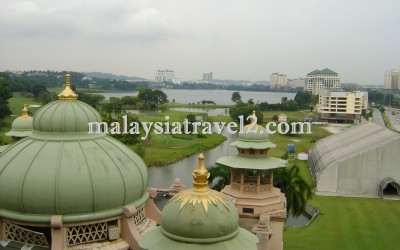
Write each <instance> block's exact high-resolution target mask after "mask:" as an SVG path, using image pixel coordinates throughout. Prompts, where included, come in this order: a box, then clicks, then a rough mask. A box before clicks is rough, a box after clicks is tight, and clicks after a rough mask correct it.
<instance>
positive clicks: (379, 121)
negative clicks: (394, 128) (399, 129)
mask: <svg viewBox="0 0 400 250" xmlns="http://www.w3.org/2000/svg"><path fill="white" fill-rule="evenodd" d="M372 121H373V122H374V123H375V124H376V125H379V126H382V127H386V125H385V121H384V120H383V117H382V114H381V111H379V109H374V113H373V114H372Z"/></svg>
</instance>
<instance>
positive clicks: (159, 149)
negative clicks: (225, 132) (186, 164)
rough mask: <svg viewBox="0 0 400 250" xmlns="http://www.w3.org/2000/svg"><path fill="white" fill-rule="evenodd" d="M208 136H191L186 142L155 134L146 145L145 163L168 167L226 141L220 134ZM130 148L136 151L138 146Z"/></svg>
mask: <svg viewBox="0 0 400 250" xmlns="http://www.w3.org/2000/svg"><path fill="white" fill-rule="evenodd" d="M206 136H207V137H206V138H198V137H197V136H196V135H190V136H189V137H191V138H192V139H191V140H185V139H178V138H174V137H172V136H170V135H168V136H167V135H155V134H153V135H152V136H151V140H150V142H149V143H148V144H147V145H146V152H145V155H144V161H145V163H146V164H147V165H148V166H163V165H167V164H169V163H172V162H175V161H179V160H181V159H183V158H185V157H188V156H191V155H193V154H195V153H197V152H199V151H205V150H207V149H210V148H213V147H216V146H217V145H219V144H220V143H221V142H223V141H224V140H225V139H226V138H225V136H222V135H218V134H211V135H206ZM130 147H131V148H132V149H135V148H136V145H133V146H130Z"/></svg>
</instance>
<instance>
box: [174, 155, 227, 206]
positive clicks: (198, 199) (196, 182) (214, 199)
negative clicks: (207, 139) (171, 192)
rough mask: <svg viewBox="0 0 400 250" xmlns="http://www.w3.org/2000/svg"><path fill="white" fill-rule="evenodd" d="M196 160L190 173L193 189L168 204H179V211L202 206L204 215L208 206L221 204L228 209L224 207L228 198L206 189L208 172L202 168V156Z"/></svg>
mask: <svg viewBox="0 0 400 250" xmlns="http://www.w3.org/2000/svg"><path fill="white" fill-rule="evenodd" d="M198 159H199V163H198V164H197V168H196V169H195V170H194V171H193V173H192V175H193V187H192V188H191V189H185V190H183V191H181V192H179V193H178V194H176V195H175V196H174V197H173V198H172V199H171V200H169V201H168V202H181V205H180V209H182V208H183V207H184V206H185V205H187V204H192V205H193V206H195V205H196V204H197V203H199V204H202V205H203V208H204V210H205V212H206V213H207V212H208V206H209V204H213V205H215V206H216V205H217V203H222V204H223V205H224V206H225V207H226V208H227V209H228V207H227V205H226V202H227V201H228V198H227V197H225V196H224V195H223V194H222V193H220V192H217V191H214V190H211V189H209V188H208V177H210V172H208V171H207V169H206V167H205V166H204V155H203V154H200V155H199V157H198Z"/></svg>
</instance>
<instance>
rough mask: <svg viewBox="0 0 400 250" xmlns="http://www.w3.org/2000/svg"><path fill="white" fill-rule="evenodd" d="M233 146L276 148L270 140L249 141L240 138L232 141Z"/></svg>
mask: <svg viewBox="0 0 400 250" xmlns="http://www.w3.org/2000/svg"><path fill="white" fill-rule="evenodd" d="M231 146H235V147H237V148H244V149H247V148H254V149H267V148H276V145H275V144H273V143H272V142H270V141H262V142H249V141H241V140H240V139H239V140H237V141H235V142H232V143H231Z"/></svg>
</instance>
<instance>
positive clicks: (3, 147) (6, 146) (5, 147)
mask: <svg viewBox="0 0 400 250" xmlns="http://www.w3.org/2000/svg"><path fill="white" fill-rule="evenodd" d="M9 146H10V145H3V146H0V154H1V153H3V151H5V150H6V149H7V148H8V147H9Z"/></svg>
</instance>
